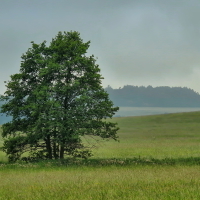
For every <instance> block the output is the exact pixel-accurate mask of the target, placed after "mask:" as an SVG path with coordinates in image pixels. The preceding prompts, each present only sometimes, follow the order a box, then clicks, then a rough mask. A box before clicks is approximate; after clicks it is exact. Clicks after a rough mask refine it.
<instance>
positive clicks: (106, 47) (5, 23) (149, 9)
mask: <svg viewBox="0 0 200 200" xmlns="http://www.w3.org/2000/svg"><path fill="white" fill-rule="evenodd" d="M71 30H72V31H78V32H80V34H81V38H82V39H83V41H84V42H87V41H88V40H90V41H91V45H90V48H89V51H88V53H89V54H94V55H95V57H98V60H97V63H98V64H99V67H100V68H101V74H102V76H103V77H104V78H105V79H104V80H103V86H104V87H106V86H107V85H110V86H112V87H113V88H118V87H122V86H124V85H138V86H141V85H144V86H148V85H152V86H153V87H155V86H181V87H189V88H191V89H194V90H195V91H197V92H199V93H200V0H17V1H16V0H0V36H1V37H0V94H3V93H4V92H5V86H4V81H7V80H9V79H10V75H12V74H15V73H17V72H18V71H19V69H20V60H21V55H22V54H23V53H25V52H26V51H27V50H28V48H29V47H31V43H30V42H31V41H34V42H36V43H41V42H43V41H44V40H47V42H50V41H51V39H52V38H53V37H55V35H56V34H57V33H58V31H71Z"/></svg>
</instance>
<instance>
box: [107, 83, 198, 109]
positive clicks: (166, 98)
mask: <svg viewBox="0 0 200 200" xmlns="http://www.w3.org/2000/svg"><path fill="white" fill-rule="evenodd" d="M105 90H106V91H107V92H108V94H109V97H110V99H111V100H112V101H113V102H114V105H115V106H119V107H200V94H199V93H197V92H195V91H194V90H192V89H190V88H187V87H169V86H159V87H152V86H150V85H149V86H147V87H145V86H134V85H125V86H123V87H122V88H121V87H120V88H118V89H113V88H112V87H111V86H107V87H106V88H105Z"/></svg>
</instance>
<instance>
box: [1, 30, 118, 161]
mask: <svg viewBox="0 0 200 200" xmlns="http://www.w3.org/2000/svg"><path fill="white" fill-rule="evenodd" d="M31 43H32V47H31V48H29V49H28V51H27V52H26V53H25V54H23V55H22V57H21V58H22V61H21V66H20V72H19V73H17V74H14V75H12V76H11V80H10V81H8V83H7V85H6V87H7V90H6V92H5V93H4V95H3V96H2V97H1V99H2V100H4V101H5V100H6V103H5V104H4V105H3V106H2V112H3V113H6V114H7V115H10V116H12V117H13V119H12V121H11V122H9V123H6V124H3V126H2V129H3V131H2V136H3V138H4V145H3V151H5V152H6V153H7V155H8V157H9V160H10V161H16V160H18V159H20V158H21V157H22V154H23V153H25V152H29V154H30V155H34V156H36V157H41V158H47V159H63V158H64V155H71V156H81V157H87V156H89V155H90V153H91V152H90V151H88V149H85V148H84V147H85V145H84V144H83V142H82V136H86V135H87V136H97V137H100V138H103V139H105V138H108V139H114V140H116V139H117V130H118V129H119V128H118V127H117V126H116V123H112V122H109V121H108V120H105V119H106V118H111V117H112V116H113V115H114V114H115V112H116V111H117V110H118V109H119V108H118V107H113V103H112V101H111V100H110V99H109V96H108V93H107V92H106V91H105V90H104V89H103V87H102V86H101V79H103V78H102V76H101V75H100V69H99V66H98V65H97V64H95V62H96V60H95V59H94V56H93V55H92V56H88V57H87V56H86V53H87V50H88V48H89V44H90V42H86V43H84V42H83V40H82V39H81V38H80V34H79V33H78V32H72V31H71V32H64V33H62V32H59V33H58V34H57V36H56V37H55V38H54V39H52V41H51V43H50V45H49V46H46V41H44V42H42V43H41V44H36V43H34V42H31Z"/></svg>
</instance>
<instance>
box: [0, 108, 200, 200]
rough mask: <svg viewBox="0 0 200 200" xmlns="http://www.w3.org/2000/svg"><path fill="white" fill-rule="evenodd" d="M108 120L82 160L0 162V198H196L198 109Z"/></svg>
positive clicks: (199, 159) (199, 145)
mask: <svg viewBox="0 0 200 200" xmlns="http://www.w3.org/2000/svg"><path fill="white" fill-rule="evenodd" d="M113 120H114V121H116V122H118V124H119V126H120V131H119V137H120V138H119V139H120V142H114V141H108V142H103V144H101V145H99V146H98V148H97V149H95V151H94V157H93V158H91V159H89V160H87V161H81V160H75V161H74V160H72V161H66V162H62V163H58V162H41V163H28V164H26V163H17V164H7V163H6V162H1V164H0V180H1V181H0V199H2V200H6V199H94V200H98V199H102V200H104V199H109V200H110V199H159V200H161V199H181V200H182V199H187V200H188V199H200V190H199V187H200V134H199V130H200V112H191V113H179V114H166V115H155V116H143V117H125V118H114V119H113ZM0 144H1V142H0ZM0 160H1V161H5V160H6V157H5V155H4V154H0Z"/></svg>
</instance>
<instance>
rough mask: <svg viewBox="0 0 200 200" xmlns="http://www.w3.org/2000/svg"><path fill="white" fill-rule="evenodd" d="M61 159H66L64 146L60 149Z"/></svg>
mask: <svg viewBox="0 0 200 200" xmlns="http://www.w3.org/2000/svg"><path fill="white" fill-rule="evenodd" d="M60 159H64V145H61V147H60Z"/></svg>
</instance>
